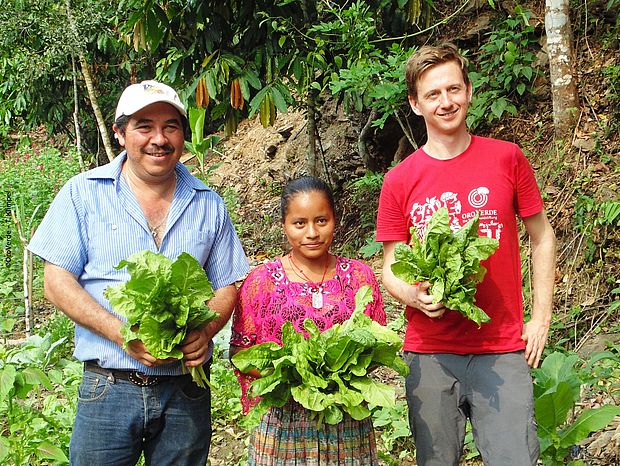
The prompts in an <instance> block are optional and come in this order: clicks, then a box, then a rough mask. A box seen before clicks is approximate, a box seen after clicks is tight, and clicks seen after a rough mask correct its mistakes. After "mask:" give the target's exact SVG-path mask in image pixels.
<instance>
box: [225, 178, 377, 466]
mask: <svg viewBox="0 0 620 466" xmlns="http://www.w3.org/2000/svg"><path fill="white" fill-rule="evenodd" d="M280 208H281V212H282V227H283V229H284V233H285V234H286V238H287V240H288V242H289V245H290V248H291V250H290V252H289V253H288V254H286V255H284V256H282V257H276V258H275V259H273V260H272V261H270V262H267V263H265V264H263V265H260V266H258V267H256V268H255V269H254V270H253V271H252V272H251V273H250V274H249V275H248V277H247V279H246V280H245V282H244V283H243V285H242V286H241V289H240V291H239V303H238V304H237V307H236V309H235V313H234V316H233V324H232V336H231V340H230V345H231V347H230V353H231V356H232V355H233V354H235V353H236V352H238V351H239V350H241V349H244V348H248V347H250V346H252V345H256V344H258V343H264V342H266V341H274V342H277V343H280V344H281V343H282V330H281V328H282V324H283V323H284V322H287V321H288V322H292V323H293V325H294V326H295V329H296V330H297V331H300V332H302V331H304V329H303V322H304V320H305V319H308V318H310V319H312V320H313V321H314V322H315V323H316V324H317V326H318V327H319V329H321V330H322V331H324V330H326V329H328V328H329V327H331V326H332V325H334V324H336V323H342V322H344V321H345V320H347V319H348V318H349V317H350V316H351V314H352V312H353V310H354V309H355V293H356V292H357V290H358V289H359V288H360V287H362V286H363V285H370V286H371V288H372V292H373V298H374V299H373V301H372V302H371V303H370V304H368V306H367V307H366V311H365V313H366V314H367V315H369V316H370V317H371V318H372V319H374V320H376V321H377V322H379V323H380V324H383V325H384V324H385V311H384V309H383V298H382V297H381V293H380V291H379V285H378V283H377V280H376V278H375V275H374V273H373V271H372V270H371V269H370V268H369V267H368V266H367V265H365V264H363V263H361V262H359V261H357V260H354V259H346V258H344V257H338V256H334V255H332V254H330V253H329V247H330V245H331V243H332V241H333V239H334V228H335V225H336V219H335V213H334V199H333V195H332V192H331V190H330V189H329V187H328V186H327V185H326V184H325V183H324V182H323V181H321V180H319V179H317V178H314V177H303V178H299V179H296V180H293V181H291V182H290V183H289V184H288V185H287V186H286V187H285V189H284V191H283V193H282V198H281V202H280ZM237 376H238V377H239V382H240V384H241V393H242V394H241V403H242V407H243V410H244V413H247V412H248V410H249V409H250V408H251V407H252V406H253V404H255V403H256V401H257V400H253V399H251V398H249V397H248V387H249V385H250V383H251V382H252V381H253V380H254V379H255V378H256V377H260V374H258V373H257V372H254V373H250V374H241V373H240V372H237ZM248 464H249V465H260V466H272V465H273V466H275V465H284V464H296V465H319V464H321V465H376V464H378V461H377V453H376V445H375V435H374V431H373V427H372V420H371V418H370V417H369V418H366V419H364V420H362V421H356V420H354V419H351V418H350V417H349V416H348V415H346V414H345V418H344V419H343V421H342V422H340V423H339V424H336V425H329V424H327V423H323V424H322V425H321V427H320V428H318V426H317V423H316V421H315V420H313V419H311V418H310V413H309V412H308V411H307V410H305V409H304V408H303V407H302V406H300V405H299V404H297V403H296V402H295V401H292V400H291V401H289V402H288V403H287V404H286V405H285V406H284V407H282V408H271V409H270V410H269V411H268V412H267V413H266V414H265V415H264V416H263V418H262V419H261V423H260V425H259V426H258V427H257V429H256V430H255V431H254V433H253V434H252V439H251V441H250V448H249V455H248Z"/></svg>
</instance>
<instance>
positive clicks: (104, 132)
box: [65, 0, 114, 162]
mask: <svg viewBox="0 0 620 466" xmlns="http://www.w3.org/2000/svg"><path fill="white" fill-rule="evenodd" d="M65 5H66V7H67V19H68V20H69V28H70V30H71V32H72V34H73V37H74V38H75V43H76V44H78V42H77V37H78V34H77V32H78V31H77V24H75V18H74V17H73V12H72V11H71V2H70V0H66V1H65ZM77 49H78V50H77V53H78V58H79V61H80V68H81V70H82V75H83V76H84V82H85V83H86V90H87V91H88V98H89V99H90V105H91V107H92V108H93V112H94V113H95V119H96V120H97V126H98V127H99V134H100V135H101V142H102V143H103V147H104V148H105V152H106V155H107V156H108V160H109V161H110V162H111V161H112V160H114V151H113V150H112V143H111V142H110V136H109V134H108V129H107V128H106V125H105V120H104V119H103V115H102V114H101V109H100V108H99V103H98V101H97V94H96V92H95V86H93V80H92V78H91V76H90V70H89V68H88V63H87V61H86V57H85V55H84V51H83V50H82V48H81V46H80V45H77Z"/></svg>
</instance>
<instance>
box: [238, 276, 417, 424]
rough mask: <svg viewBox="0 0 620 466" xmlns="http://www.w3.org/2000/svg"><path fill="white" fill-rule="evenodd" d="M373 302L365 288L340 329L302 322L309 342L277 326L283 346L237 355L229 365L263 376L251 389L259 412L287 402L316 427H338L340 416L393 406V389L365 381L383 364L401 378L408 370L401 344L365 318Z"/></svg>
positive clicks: (260, 346) (252, 349) (259, 347)
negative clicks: (313, 418) (314, 419)
mask: <svg viewBox="0 0 620 466" xmlns="http://www.w3.org/2000/svg"><path fill="white" fill-rule="evenodd" d="M371 301H372V291H371V289H370V286H367V285H366V286H363V287H362V288H360V289H359V290H358V292H357V294H356V295H355V311H354V312H353V314H352V315H351V317H350V318H349V319H348V320H347V321H345V322H343V323H342V324H335V325H334V326H332V327H330V328H329V329H327V330H326V331H325V332H323V333H321V332H320V331H319V329H318V328H317V326H316V324H315V323H314V321H313V320H311V319H306V320H305V321H304V328H305V330H306V332H307V333H308V338H304V336H303V335H302V334H301V333H298V332H297V331H296V330H295V328H294V327H293V324H292V323H290V322H285V323H284V325H283V326H282V346H280V345H278V344H276V343H274V342H267V343H260V344H258V345H255V346H252V347H250V348H248V349H245V350H243V351H240V352H238V353H237V354H235V355H234V356H233V357H232V362H233V364H234V365H235V366H236V367H237V368H238V369H239V370H240V371H241V372H248V371H250V370H253V369H256V370H258V371H259V372H260V373H261V374H262V375H263V377H261V378H259V379H256V380H255V381H254V382H252V385H251V387H250V388H251V394H252V395H253V396H260V397H261V402H260V403H259V405H258V409H266V408H267V407H269V406H278V407H281V406H284V405H285V404H286V402H287V401H288V400H289V399H290V398H291V397H292V398H293V399H294V400H295V401H297V402H298V403H299V404H301V405H302V406H303V407H305V408H306V409H308V410H310V411H313V412H315V413H318V416H319V424H320V423H321V422H322V421H323V420H324V421H325V422H327V423H328V424H337V423H338V422H340V421H341V420H342V418H343V411H344V412H346V413H348V414H349V415H350V416H351V417H352V418H353V419H357V420H360V419H364V418H366V417H368V416H370V409H369V407H367V406H366V403H368V404H369V405H370V406H371V407H372V406H394V400H395V393H394V388H393V387H390V386H389V385H386V384H384V383H381V382H377V381H375V380H373V379H371V378H370V377H369V375H368V374H369V372H370V370H372V369H373V368H374V367H376V366H379V365H382V366H387V367H390V368H392V369H394V370H395V371H396V372H398V373H399V374H400V375H402V376H405V375H407V373H408V372H409V367H408V366H407V364H405V362H404V361H403V360H402V359H401V358H400V357H399V356H398V351H399V350H400V349H401V347H402V340H401V338H400V337H399V336H398V334H397V333H396V332H393V331H392V330H389V329H388V328H386V327H384V326H382V325H380V324H378V323H377V322H375V321H373V320H372V319H371V318H370V317H368V316H367V315H365V314H364V309H365V308H366V305H367V304H368V303H370V302H371Z"/></svg>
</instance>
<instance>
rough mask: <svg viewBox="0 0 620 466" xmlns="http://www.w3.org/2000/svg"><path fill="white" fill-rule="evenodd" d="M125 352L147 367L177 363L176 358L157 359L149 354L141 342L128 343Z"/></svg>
mask: <svg viewBox="0 0 620 466" xmlns="http://www.w3.org/2000/svg"><path fill="white" fill-rule="evenodd" d="M125 351H126V352H127V354H128V355H129V356H131V357H132V358H134V359H135V360H136V361H138V362H139V363H141V364H144V365H145V366H147V367H155V366H160V365H162V364H168V363H171V362H173V361H176V359H174V358H168V359H157V358H156V357H155V356H153V355H152V354H151V353H149V352H148V350H147V349H146V346H144V343H143V342H142V341H141V340H132V341H130V342H129V343H127V348H125Z"/></svg>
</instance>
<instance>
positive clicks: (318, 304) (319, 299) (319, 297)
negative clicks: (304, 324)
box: [310, 288, 323, 309]
mask: <svg viewBox="0 0 620 466" xmlns="http://www.w3.org/2000/svg"><path fill="white" fill-rule="evenodd" d="M310 291H312V307H313V308H315V309H321V308H322V307H323V291H322V290H321V289H320V288H312V289H311V290H310Z"/></svg>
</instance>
